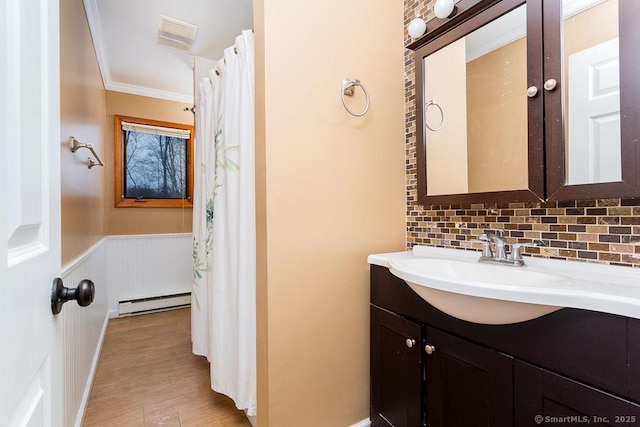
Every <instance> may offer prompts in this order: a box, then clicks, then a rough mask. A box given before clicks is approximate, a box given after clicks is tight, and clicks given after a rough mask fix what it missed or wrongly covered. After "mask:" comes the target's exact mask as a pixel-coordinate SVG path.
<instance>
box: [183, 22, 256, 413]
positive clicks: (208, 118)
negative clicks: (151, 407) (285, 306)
mask: <svg viewBox="0 0 640 427" xmlns="http://www.w3.org/2000/svg"><path fill="white" fill-rule="evenodd" d="M254 98H255V83H254V48H253V32H252V31H250V30H248V31H243V32H242V35H240V36H238V37H237V38H236V40H235V46H234V47H229V48H227V49H225V51H224V58H223V59H221V60H220V61H218V63H217V65H216V67H215V69H214V70H211V72H210V73H209V78H206V79H203V80H202V81H201V82H199V84H198V93H197V94H196V115H197V116H196V146H195V163H194V166H195V168H194V169H195V191H194V193H195V194H194V204H193V236H194V243H193V278H194V282H193V293H192V309H191V313H192V314H191V318H192V319H191V320H192V322H191V330H192V341H193V352H194V354H198V355H203V356H206V357H207V359H208V360H209V362H210V363H211V387H212V388H213V389H214V390H215V391H217V392H220V393H223V394H226V395H227V396H229V397H231V398H232V399H233V400H234V401H235V403H236V406H237V407H238V408H239V409H243V410H246V412H247V414H248V415H250V416H253V415H256V332H255V323H256V315H255V283H256V280H255V271H256V269H255V247H256V245H255V236H256V228H255V189H254V187H255V183H254V176H255V172H254V170H255V166H254V140H255V137H254V128H255V121H254V120H255V119H254V111H255V100H254Z"/></svg>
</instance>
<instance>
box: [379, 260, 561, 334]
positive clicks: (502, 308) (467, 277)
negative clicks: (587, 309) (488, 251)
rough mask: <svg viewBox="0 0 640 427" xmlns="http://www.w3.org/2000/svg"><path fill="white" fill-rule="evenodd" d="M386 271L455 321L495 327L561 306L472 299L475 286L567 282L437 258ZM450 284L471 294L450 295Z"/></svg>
mask: <svg viewBox="0 0 640 427" xmlns="http://www.w3.org/2000/svg"><path fill="white" fill-rule="evenodd" d="M389 270H390V271H391V273H393V274H394V275H395V276H397V277H400V278H401V279H404V280H405V282H407V284H408V285H409V286H410V287H411V289H413V290H414V291H415V292H416V293H417V294H418V295H420V297H422V298H423V299H424V300H425V301H427V302H428V303H429V304H431V305H433V306H434V307H436V308H438V309H439V310H441V311H443V312H445V313H447V314H449V315H451V316H454V317H457V318H458V319H462V320H467V321H469V322H475V323H484V324H494V325H495V324H507V323H517V322H524V321H526V320H531V319H535V318H537V317H540V316H544V315H545V314H549V313H551V312H554V311H556V310H559V309H561V308H562V307H557V306H551V305H542V304H529V303H522V302H515V301H505V300H499V299H494V298H485V297H480V296H474V295H473V293H474V292H473V291H474V290H477V288H478V287H482V286H484V287H491V288H496V287H511V288H514V287H540V286H543V287H544V286H551V285H553V284H555V283H559V282H567V279H565V278H563V277H560V276H556V275H552V274H545V273H540V272H536V271H529V270H527V269H526V268H525V267H509V266H501V265H494V264H480V263H478V262H467V261H457V260H449V259H439V258H412V259H406V260H400V261H395V262H392V263H391V265H390V266H389ZM451 285H455V287H456V289H457V290H458V291H460V288H462V287H468V288H469V289H468V292H470V293H471V295H469V294H461V293H455V292H450V291H448V290H447V289H451V287H452V286H451ZM474 288H475V289H474Z"/></svg>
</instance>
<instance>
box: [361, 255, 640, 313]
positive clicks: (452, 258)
mask: <svg viewBox="0 0 640 427" xmlns="http://www.w3.org/2000/svg"><path fill="white" fill-rule="evenodd" d="M479 257H480V253H479V252H475V251H462V250H456V249H445V248H436V247H429V246H415V247H414V248H413V250H412V251H408V252H393V253H386V254H374V255H369V258H368V262H369V263H370V264H375V265H379V266H383V267H387V268H388V269H389V271H390V272H391V273H392V274H394V275H395V276H397V277H399V278H401V279H403V280H404V281H405V282H406V283H407V284H408V285H409V286H410V287H411V288H412V289H413V290H414V291H415V292H416V293H417V294H418V295H419V296H420V297H421V298H423V299H424V300H425V301H427V302H429V303H430V304H431V305H433V306H434V307H436V308H438V309H440V310H442V311H443V312H445V313H448V314H450V315H451V316H454V317H457V318H459V319H463V320H467V321H469V322H475V323H485V324H508V323H517V322H523V321H526V320H531V319H535V318H537V317H540V316H544V315H545V314H548V313H551V312H553V311H556V310H559V309H561V308H564V307H571V308H580V309H586V310H594V311H600V312H604V313H611V314H618V315H623V316H629V317H633V318H636V319H640V268H629V267H620V266H611V265H603V264H591V263H584V262H575V261H562V260H553V259H544V258H531V257H527V258H526V266H524V267H511V266H503V265H496V264H484V263H479V262H478V258H479Z"/></svg>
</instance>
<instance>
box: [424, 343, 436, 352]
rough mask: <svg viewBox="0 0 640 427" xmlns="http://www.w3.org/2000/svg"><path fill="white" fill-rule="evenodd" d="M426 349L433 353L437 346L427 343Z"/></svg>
mask: <svg viewBox="0 0 640 427" xmlns="http://www.w3.org/2000/svg"><path fill="white" fill-rule="evenodd" d="M424 351H425V352H426V353H427V354H433V353H435V352H436V346H435V345H431V344H427V345H425V346H424Z"/></svg>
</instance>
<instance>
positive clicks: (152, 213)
mask: <svg viewBox="0 0 640 427" xmlns="http://www.w3.org/2000/svg"><path fill="white" fill-rule="evenodd" d="M106 105H107V112H106V120H107V132H106V135H107V136H106V149H105V151H106V153H105V157H106V164H107V166H106V168H105V172H106V174H107V177H108V178H107V181H106V186H105V188H106V190H105V199H106V203H107V208H106V211H107V215H106V216H107V234H109V235H116V234H160V233H190V232H191V218H192V216H191V213H192V209H191V208H117V209H116V208H115V207H114V194H113V185H114V179H113V173H114V172H113V156H114V115H116V114H117V115H121V116H130V117H138V118H144V119H152V120H160V121H166V122H173V123H183V124H190V125H193V114H192V113H191V112H190V111H183V109H184V108H185V107H191V105H190V104H183V103H180V102H174V101H167V100H163V99H156V98H149V97H145V96H137V95H130V94H127V93H120V92H112V91H107V94H106Z"/></svg>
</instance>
